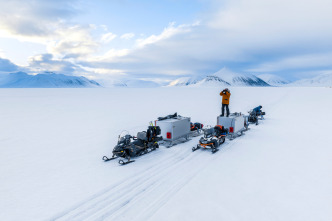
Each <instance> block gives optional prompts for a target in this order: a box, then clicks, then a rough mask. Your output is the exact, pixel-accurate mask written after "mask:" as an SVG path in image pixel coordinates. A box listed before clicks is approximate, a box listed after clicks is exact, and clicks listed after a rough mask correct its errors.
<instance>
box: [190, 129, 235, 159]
mask: <svg viewBox="0 0 332 221" xmlns="http://www.w3.org/2000/svg"><path fill="white" fill-rule="evenodd" d="M227 134H228V129H226V128H224V126H221V125H216V126H215V127H212V128H209V129H205V130H204V136H203V137H201V139H200V140H199V144H197V146H196V147H193V148H192V151H196V150H198V149H200V148H204V149H207V148H210V149H211V150H212V153H215V152H217V151H218V150H219V149H218V147H219V146H220V145H221V144H223V143H224V142H225V139H226V136H227Z"/></svg>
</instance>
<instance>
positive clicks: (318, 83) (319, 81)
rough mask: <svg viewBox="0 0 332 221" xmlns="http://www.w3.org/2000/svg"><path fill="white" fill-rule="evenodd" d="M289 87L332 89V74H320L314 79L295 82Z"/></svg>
mask: <svg viewBox="0 0 332 221" xmlns="http://www.w3.org/2000/svg"><path fill="white" fill-rule="evenodd" d="M289 86H300V87H332V72H330V73H324V74H320V75H318V76H316V77H314V78H310V79H303V80H298V81H295V82H293V83H291V84H289Z"/></svg>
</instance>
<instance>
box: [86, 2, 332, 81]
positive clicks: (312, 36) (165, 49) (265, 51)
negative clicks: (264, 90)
mask: <svg viewBox="0 0 332 221" xmlns="http://www.w3.org/2000/svg"><path fill="white" fill-rule="evenodd" d="M219 2H220V1H215V2H214V4H215V5H214V6H215V7H214V9H213V10H211V11H209V12H207V13H206V14H205V15H204V16H202V20H201V22H200V23H196V24H194V23H193V24H182V25H175V24H174V23H171V24H170V25H169V26H168V27H166V28H165V29H164V30H162V31H161V33H160V34H154V35H151V36H149V37H147V38H144V39H138V40H137V42H136V45H135V47H134V48H132V49H130V50H129V51H128V52H127V53H126V55H125V56H120V57H114V56H113V57H112V59H105V60H103V59H102V56H101V57H100V58H101V59H100V60H99V61H97V60H95V61H94V62H93V63H90V64H86V65H91V66H95V67H99V66H100V67H103V68H110V69H111V68H115V69H121V70H123V71H124V72H125V73H130V74H159V75H164V74H169V75H176V74H177V75H186V74H206V73H212V72H214V71H216V70H218V69H219V68H221V67H223V66H227V67H229V68H231V69H235V70H237V71H248V70H249V71H257V72H276V73H281V72H287V71H290V70H291V71H292V72H296V71H302V70H303V68H310V69H315V68H316V69H317V70H320V69H321V68H326V67H327V66H330V65H331V63H332V62H331V61H329V59H328V58H329V55H330V54H331V53H332V44H331V41H330V39H331V38H332V23H331V22H330V21H331V20H332V13H330V10H329V9H330V8H332V2H330V1H327V0H318V1H308V0H304V1H302V2H301V5H299V3H298V1H295V0H290V1H285V0H278V1H277V0H271V1H268V2H266V1H263V0H251V1H248V0H235V1H223V2H222V4H221V3H219ZM106 61H107V62H106Z"/></svg>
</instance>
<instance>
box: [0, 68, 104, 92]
mask: <svg viewBox="0 0 332 221" xmlns="http://www.w3.org/2000/svg"><path fill="white" fill-rule="evenodd" d="M82 87H83V88H84V87H100V85H99V84H98V83H97V82H96V81H92V80H89V79H87V78H85V77H76V76H68V75H63V74H54V73H47V74H37V75H29V74H27V73H24V72H17V73H12V74H9V75H7V76H5V77H1V79H0V88H82Z"/></svg>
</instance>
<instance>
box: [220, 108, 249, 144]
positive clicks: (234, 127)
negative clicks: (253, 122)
mask: <svg viewBox="0 0 332 221" xmlns="http://www.w3.org/2000/svg"><path fill="white" fill-rule="evenodd" d="M217 124H218V125H223V126H224V127H225V128H227V129H228V133H229V134H228V135H229V136H228V138H229V139H231V140H232V139H234V138H236V137H238V136H241V135H242V134H243V132H245V131H247V130H248V123H247V118H246V117H245V116H244V115H243V114H241V113H237V112H235V113H231V114H230V115H229V116H228V117H224V116H218V117H217Z"/></svg>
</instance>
